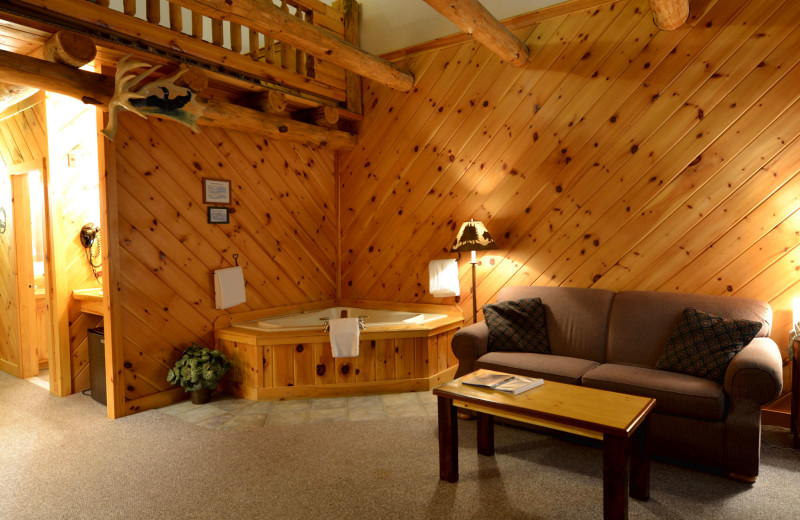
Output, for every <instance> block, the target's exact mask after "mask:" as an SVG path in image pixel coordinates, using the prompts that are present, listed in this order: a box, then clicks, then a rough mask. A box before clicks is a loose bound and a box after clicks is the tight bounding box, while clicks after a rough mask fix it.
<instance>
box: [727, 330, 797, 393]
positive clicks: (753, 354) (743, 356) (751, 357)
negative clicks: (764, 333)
mask: <svg viewBox="0 0 800 520" xmlns="http://www.w3.org/2000/svg"><path fill="white" fill-rule="evenodd" d="M724 388H725V392H726V393H727V394H728V395H729V396H730V398H731V400H733V401H739V400H750V401H754V402H755V404H757V405H758V406H763V405H765V404H767V403H769V402H770V401H772V400H774V399H776V398H777V397H778V396H779V395H780V393H781V389H782V388H783V360H782V359H781V352H780V349H779V348H778V345H776V344H775V342H774V341H772V339H770V338H755V339H754V340H753V341H751V342H750V344H749V345H747V346H746V347H745V348H743V349H742V350H741V351H740V352H739V353H738V354H736V356H735V357H734V358H733V359H732V360H731V362H730V364H729V365H728V369H727V370H726V372H725V384H724Z"/></svg>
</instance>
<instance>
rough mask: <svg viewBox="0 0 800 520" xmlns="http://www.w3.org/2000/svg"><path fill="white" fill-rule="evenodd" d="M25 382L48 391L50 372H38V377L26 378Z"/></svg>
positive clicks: (45, 370) (47, 370)
mask: <svg viewBox="0 0 800 520" xmlns="http://www.w3.org/2000/svg"><path fill="white" fill-rule="evenodd" d="M25 380H26V381H29V382H31V383H33V384H34V385H36V386H38V387H41V388H44V389H45V390H47V391H50V370H49V369H47V368H45V369H44V370H40V371H39V375H38V376H33V377H28V378H26V379H25Z"/></svg>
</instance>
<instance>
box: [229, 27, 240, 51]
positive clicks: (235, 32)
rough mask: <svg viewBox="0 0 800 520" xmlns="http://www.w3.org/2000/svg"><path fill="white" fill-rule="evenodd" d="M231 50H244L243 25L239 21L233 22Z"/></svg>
mask: <svg viewBox="0 0 800 520" xmlns="http://www.w3.org/2000/svg"><path fill="white" fill-rule="evenodd" d="M231 50H232V51H233V52H238V53H240V54H241V52H242V26H241V25H239V24H238V23H231Z"/></svg>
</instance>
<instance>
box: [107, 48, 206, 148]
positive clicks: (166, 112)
mask: <svg viewBox="0 0 800 520" xmlns="http://www.w3.org/2000/svg"><path fill="white" fill-rule="evenodd" d="M130 57H131V55H130V54H129V55H127V56H125V57H124V58H122V59H121V60H119V63H118V64H117V73H116V74H115V76H114V79H115V85H114V96H113V97H112V98H111V101H110V102H109V103H108V124H107V125H106V127H105V129H103V130H102V132H103V135H105V136H106V137H107V138H108V139H109V140H111V141H113V140H114V136H115V135H116V133H117V117H118V116H119V113H120V111H121V110H123V109H124V110H130V111H131V112H133V113H134V114H137V115H139V116H141V117H144V118H147V116H148V115H154V116H160V117H165V118H167V119H172V120H173V121H176V122H178V123H180V124H182V125H184V126H187V127H189V128H191V129H192V130H194V131H195V132H200V130H199V129H198V128H197V118H198V117H200V116H201V115H202V114H203V110H204V109H205V105H203V104H202V103H200V102H199V101H198V100H197V98H196V97H195V93H194V92H192V91H191V90H190V89H189V88H187V87H181V86H178V85H176V84H175V81H176V80H177V79H178V78H179V77H181V76H182V75H183V74H184V73H186V72H187V71H188V70H189V69H188V67H186V66H185V65H183V64H182V65H181V66H180V68H179V69H178V70H177V71H176V72H175V73H174V74H173V75H171V76H167V77H164V78H161V79H157V80H155V81H151V82H150V83H147V84H146V85H144V86H143V87H141V88H139V89H138V90H136V87H137V86H138V85H139V83H141V82H142V80H144V79H145V78H147V77H148V76H149V75H150V74H152V73H153V72H155V71H156V70H157V69H158V68H159V67H160V65H155V66H150V65H149V64H148V63H143V62H138V61H135V62H131V63H128V62H127V60H128V58H130ZM142 67H149V68H148V69H147V70H146V71H144V72H142V73H141V74H138V75H137V74H129V73H130V72H131V71H133V70H135V69H138V68H142Z"/></svg>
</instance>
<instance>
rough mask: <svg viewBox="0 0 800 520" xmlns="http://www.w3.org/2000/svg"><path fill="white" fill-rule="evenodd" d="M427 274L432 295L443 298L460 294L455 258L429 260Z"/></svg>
mask: <svg viewBox="0 0 800 520" xmlns="http://www.w3.org/2000/svg"><path fill="white" fill-rule="evenodd" d="M428 275H429V281H430V292H431V295H432V296H436V297H437V298H444V297H446V296H458V295H459V294H461V287H460V286H459V283H458V263H457V262H456V259H455V258H450V259H447V260H431V263H430V264H429V265H428Z"/></svg>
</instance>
